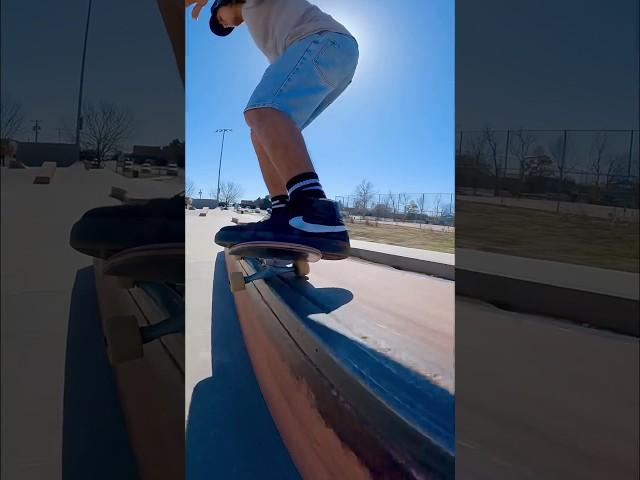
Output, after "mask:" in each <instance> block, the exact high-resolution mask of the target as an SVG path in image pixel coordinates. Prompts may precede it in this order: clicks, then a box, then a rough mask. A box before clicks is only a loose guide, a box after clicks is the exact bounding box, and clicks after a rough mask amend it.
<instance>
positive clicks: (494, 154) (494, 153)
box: [484, 125, 500, 196]
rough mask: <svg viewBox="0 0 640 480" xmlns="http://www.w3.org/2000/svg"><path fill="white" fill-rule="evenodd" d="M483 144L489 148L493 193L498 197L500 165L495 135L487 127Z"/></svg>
mask: <svg viewBox="0 0 640 480" xmlns="http://www.w3.org/2000/svg"><path fill="white" fill-rule="evenodd" d="M484 139H485V143H486V144H487V145H488V147H489V153H490V154H491V161H492V163H493V178H494V183H493V193H494V195H496V196H498V193H499V192H498V185H499V178H500V165H499V164H498V140H497V139H496V133H495V132H494V131H493V130H492V129H491V128H490V127H489V126H488V125H487V126H486V127H485V128H484Z"/></svg>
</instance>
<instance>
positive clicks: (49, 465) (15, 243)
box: [0, 164, 181, 480]
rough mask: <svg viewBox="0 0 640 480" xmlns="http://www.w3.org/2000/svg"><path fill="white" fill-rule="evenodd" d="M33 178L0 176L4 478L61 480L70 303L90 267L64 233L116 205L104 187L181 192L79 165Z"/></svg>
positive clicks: (25, 173)
mask: <svg viewBox="0 0 640 480" xmlns="http://www.w3.org/2000/svg"><path fill="white" fill-rule="evenodd" d="M36 170H37V169H30V168H26V169H19V170H13V169H7V168H2V170H1V176H0V178H1V183H2V189H1V190H2V193H1V200H2V202H1V204H2V215H1V221H2V235H3V236H2V245H1V248H2V278H1V283H2V289H1V294H2V301H1V302H0V303H1V308H2V334H1V341H2V477H3V478H5V476H6V478H21V479H26V480H28V479H41V478H47V479H56V478H61V475H62V456H63V411H64V408H63V407H64V405H63V399H64V386H65V361H66V355H67V347H68V345H67V338H68V335H69V330H68V325H69V319H70V305H71V299H72V292H73V288H74V281H75V280H76V276H77V274H78V271H80V270H82V269H84V268H87V267H90V266H91V263H92V259H91V258H89V257H87V256H85V255H81V254H80V253H77V252H76V251H74V250H73V249H71V247H70V246H69V232H70V229H71V226H72V225H73V223H74V222H75V221H76V220H77V219H78V218H79V217H80V216H81V215H82V214H83V213H84V212H86V211H87V210H88V209H90V208H92V207H94V206H102V205H116V204H118V203H119V202H118V201H116V200H115V199H111V198H109V197H108V195H109V193H110V191H111V186H112V185H117V186H120V187H122V188H126V189H127V190H129V191H131V192H134V193H135V194H136V195H138V196H154V195H157V194H159V193H160V192H164V194H165V196H166V192H167V190H172V189H173V190H175V191H176V192H177V191H179V190H180V188H181V187H180V183H179V182H180V181H181V180H173V182H174V184H175V186H174V187H168V186H167V184H163V183H160V182H144V181H140V180H133V179H126V178H124V177H122V176H120V175H116V174H115V173H114V172H112V171H110V170H108V169H101V170H91V171H87V170H85V169H84V167H83V166H82V165H81V164H75V165H73V166H71V167H67V168H58V169H57V170H56V176H55V182H53V183H51V184H49V185H33V184H32V182H33V178H34V175H35V172H36ZM94 433H95V432H94ZM105 471H106V470H105Z"/></svg>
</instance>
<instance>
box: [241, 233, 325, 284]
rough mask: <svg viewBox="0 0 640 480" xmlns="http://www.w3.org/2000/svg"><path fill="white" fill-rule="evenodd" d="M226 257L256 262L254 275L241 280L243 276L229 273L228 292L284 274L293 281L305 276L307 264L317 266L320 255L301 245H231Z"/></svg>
mask: <svg viewBox="0 0 640 480" xmlns="http://www.w3.org/2000/svg"><path fill="white" fill-rule="evenodd" d="M229 255H234V256H237V257H241V258H253V259H256V260H257V263H258V266H257V268H256V272H255V273H253V274H251V275H247V276H245V275H244V273H243V272H241V271H236V272H230V275H229V284H230V286H231V291H233V292H238V291H240V290H244V288H245V286H246V285H247V284H249V283H251V282H254V281H256V280H266V279H269V278H273V277H278V276H280V275H283V274H285V273H293V274H295V275H296V276H297V277H305V276H306V275H308V274H309V272H310V270H311V269H310V268H309V262H317V261H318V260H320V259H321V258H322V253H321V252H320V251H319V250H317V249H315V248H311V247H307V246H305V245H297V244H293V243H282V242H246V243H239V244H237V245H234V246H233V247H231V248H230V249H229Z"/></svg>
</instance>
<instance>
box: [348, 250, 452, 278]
mask: <svg viewBox="0 0 640 480" xmlns="http://www.w3.org/2000/svg"><path fill="white" fill-rule="evenodd" d="M351 256H352V257H356V258H361V259H362V260H367V261H369V262H374V263H379V264H382V265H388V266H390V267H394V268H398V269H400V270H407V271H410V272H416V273H424V274H426V275H433V276H435V277H440V278H444V279H446V280H455V262H454V258H455V256H454V255H453V254H451V253H440V252H430V251H427V250H420V249H417V248H407V247H397V246H394V245H384V244H381V243H374V242H365V241H361V240H352V241H351Z"/></svg>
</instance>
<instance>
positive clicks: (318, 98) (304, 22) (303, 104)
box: [186, 0, 358, 260]
mask: <svg viewBox="0 0 640 480" xmlns="http://www.w3.org/2000/svg"><path fill="white" fill-rule="evenodd" d="M193 4H195V7H194V9H193V11H192V17H193V18H197V17H198V15H199V13H200V10H201V9H202V8H203V7H204V6H205V5H206V4H207V0H187V1H186V5H187V6H189V5H193ZM243 22H244V23H246V24H247V27H248V29H249V33H250V34H251V36H252V37H253V40H254V41H255V43H256V45H257V46H258V48H260V50H262V52H263V53H264V55H265V56H266V57H267V59H268V60H269V63H270V65H269V67H268V68H267V70H266V71H265V73H264V76H263V77H262V79H261V81H260V83H259V84H258V86H257V87H256V89H255V90H254V92H253V95H251V98H250V100H249V103H248V104H247V106H246V107H245V110H244V116H245V120H246V122H247V124H248V125H249V127H250V128H251V141H252V143H253V146H254V149H255V151H256V155H257V157H258V162H259V164H260V168H261V170H262V174H263V177H264V180H265V183H266V185H267V188H268V190H269V193H270V195H271V200H272V213H271V217H270V218H269V219H267V220H264V221H261V222H257V223H252V224H248V225H238V226H231V227H224V228H223V229H221V230H220V231H219V232H218V233H217V234H216V237H215V241H216V243H217V244H219V245H222V246H225V247H230V246H233V245H235V244H237V243H242V242H247V241H277V242H287V243H296V244H302V245H307V246H310V247H313V248H315V249H317V250H320V251H321V252H322V254H323V258H326V259H334V260H337V259H342V258H345V257H347V256H348V255H349V235H348V233H347V229H346V227H345V225H344V224H343V222H342V220H341V218H340V211H339V208H338V206H337V204H336V203H335V202H333V201H331V200H329V199H327V198H326V196H325V193H324V191H323V189H322V185H321V184H320V181H319V179H318V175H317V174H316V172H315V169H314V167H313V164H312V163H311V159H310V157H309V153H308V152H307V148H306V146H305V142H304V139H303V137H302V133H301V132H302V130H303V129H304V128H305V127H306V126H307V125H309V124H310V123H311V122H312V121H313V120H314V119H315V118H316V117H317V116H318V115H319V114H320V113H321V112H322V111H323V110H324V109H325V108H327V107H328V106H329V105H330V104H331V103H332V102H333V101H334V100H335V99H336V98H338V96H339V95H340V94H341V93H342V92H343V91H344V89H345V88H346V87H347V86H348V85H349V84H350V83H351V80H352V78H353V75H354V73H355V69H356V65H357V63H358V44H357V42H356V40H355V39H354V37H353V36H352V35H351V34H350V33H349V31H348V30H347V29H346V28H345V27H344V26H343V25H342V24H340V23H339V22H337V21H336V20H334V19H333V18H332V17H331V16H330V15H328V14H326V13H324V12H323V11H321V10H320V9H319V8H318V7H316V6H315V5H312V4H311V3H309V2H308V1H307V0H215V1H214V2H213V4H212V6H211V18H210V20H209V27H210V29H211V31H212V32H213V33H214V34H216V35H218V36H221V37H223V36H226V35H229V34H230V33H231V31H232V30H233V29H234V27H237V26H238V25H240V24H242V23H243Z"/></svg>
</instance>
